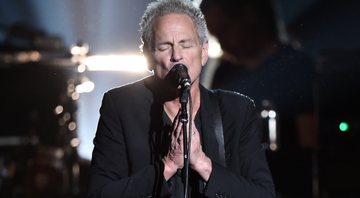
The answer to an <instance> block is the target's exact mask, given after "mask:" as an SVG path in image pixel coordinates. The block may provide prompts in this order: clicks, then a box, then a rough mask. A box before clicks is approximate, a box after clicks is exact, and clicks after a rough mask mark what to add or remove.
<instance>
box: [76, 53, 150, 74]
mask: <svg viewBox="0 0 360 198" xmlns="http://www.w3.org/2000/svg"><path fill="white" fill-rule="evenodd" d="M83 64H85V65H86V66H87V69H88V70H89V71H130V72H144V71H148V66H147V62H146V59H145V57H144V56H142V55H97V56H88V57H86V59H85V60H84V62H83Z"/></svg>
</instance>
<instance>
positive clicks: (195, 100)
mask: <svg viewBox="0 0 360 198" xmlns="http://www.w3.org/2000/svg"><path fill="white" fill-rule="evenodd" d="M190 94H191V99H192V105H193V109H192V110H193V111H192V113H193V115H196V113H197V111H198V110H199V107H200V87H199V84H198V83H197V84H193V85H192V86H191V88H190ZM180 107H181V104H180V100H179V97H177V98H175V99H173V100H169V101H165V102H164V111H165V112H166V114H167V115H168V116H169V118H170V119H171V120H174V119H175V117H176V115H177V114H178V112H179V110H180ZM189 107H190V102H188V105H187V108H188V110H189V109H190V108H189ZM194 117H195V116H193V118H194Z"/></svg>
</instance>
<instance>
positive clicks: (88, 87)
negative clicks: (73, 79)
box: [75, 80, 95, 93]
mask: <svg viewBox="0 0 360 198" xmlns="http://www.w3.org/2000/svg"><path fill="white" fill-rule="evenodd" d="M94 88H95V84H94V83H93V82H92V81H90V80H88V81H84V82H82V83H81V84H79V85H76V88H75V90H76V92H77V93H89V92H92V91H93V90H94Z"/></svg>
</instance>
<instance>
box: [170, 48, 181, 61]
mask: <svg viewBox="0 0 360 198" xmlns="http://www.w3.org/2000/svg"><path fill="white" fill-rule="evenodd" d="M181 59H182V55H181V49H180V48H179V47H177V46H174V47H173V49H172V53H171V59H170V61H171V62H179V61H180V60H181Z"/></svg>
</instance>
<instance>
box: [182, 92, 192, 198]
mask: <svg viewBox="0 0 360 198" xmlns="http://www.w3.org/2000/svg"><path fill="white" fill-rule="evenodd" d="M189 91H190V88H189V87H182V88H181V93H180V104H181V117H180V122H181V123H182V130H183V147H184V148H183V152H184V167H183V169H182V173H183V174H182V178H183V182H184V197H185V198H187V197H189V149H188V141H187V139H188V137H187V136H188V135H187V123H188V122H189V119H188V113H187V103H188V100H189ZM190 113H191V112H190Z"/></svg>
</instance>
